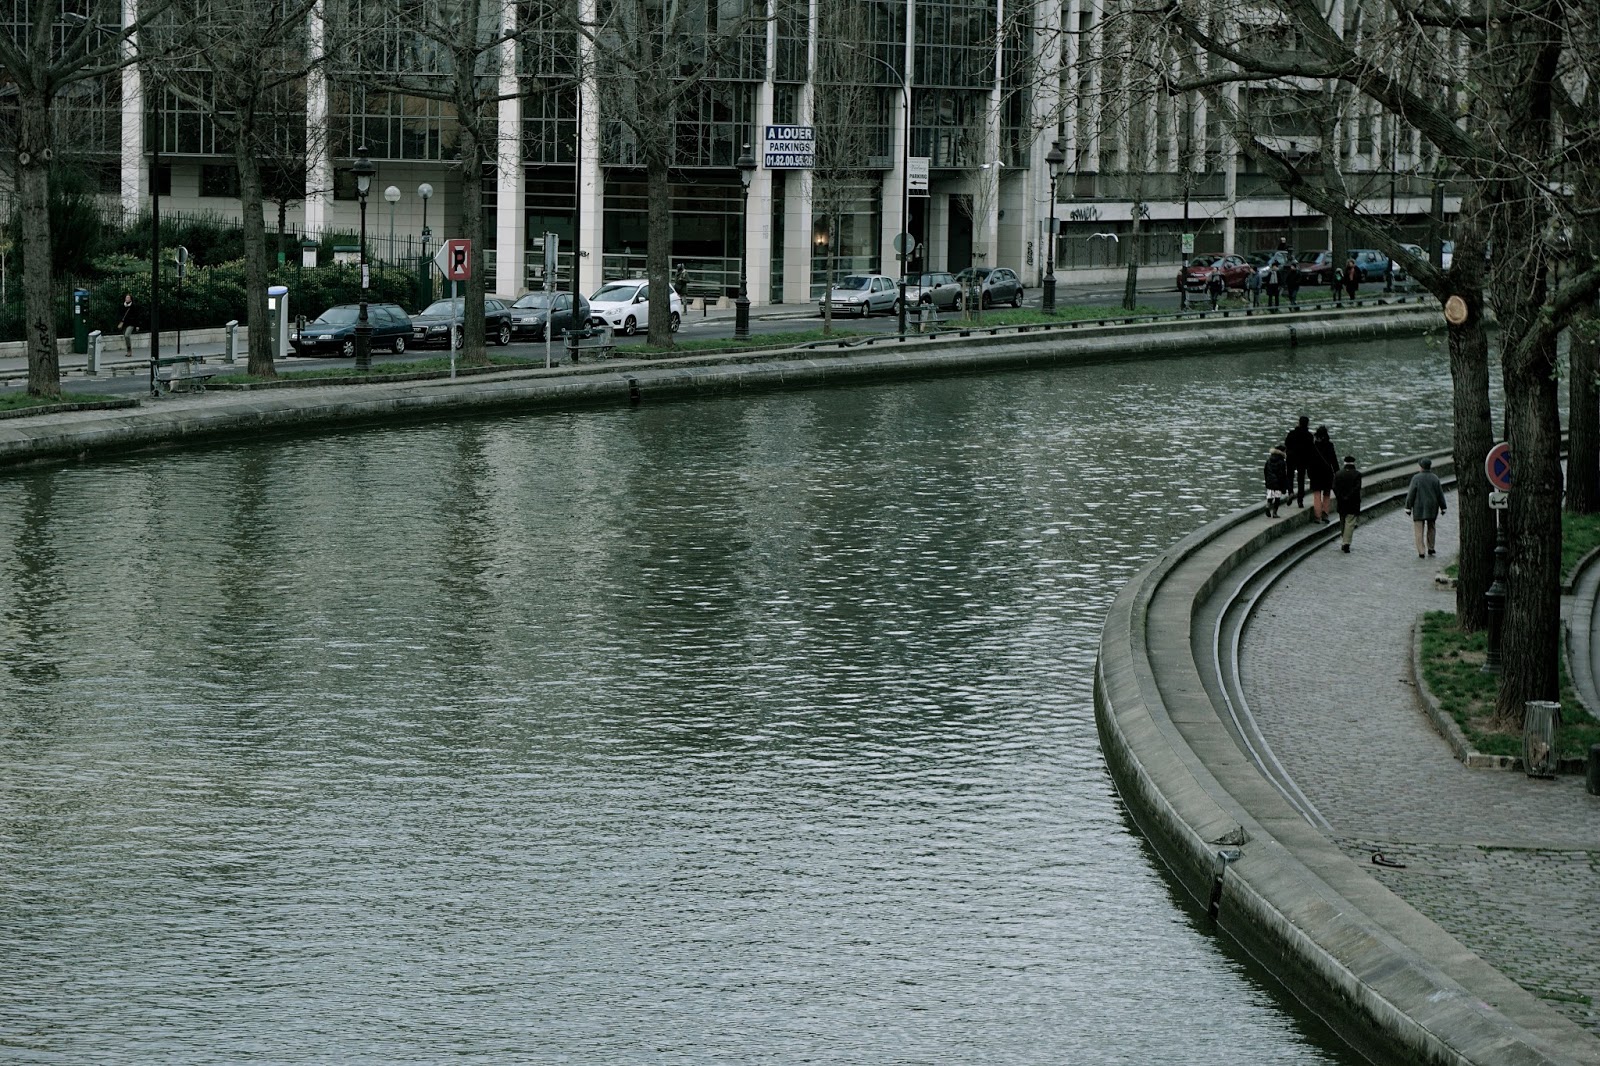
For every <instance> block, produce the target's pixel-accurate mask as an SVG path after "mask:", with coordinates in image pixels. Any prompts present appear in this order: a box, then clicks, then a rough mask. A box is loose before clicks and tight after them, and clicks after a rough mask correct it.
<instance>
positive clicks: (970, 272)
mask: <svg viewBox="0 0 1600 1066" xmlns="http://www.w3.org/2000/svg"><path fill="white" fill-rule="evenodd" d="M956 281H958V282H960V283H961V284H962V285H963V286H970V287H971V288H973V289H975V290H976V291H977V292H978V293H979V300H980V302H981V303H982V304H983V306H984V307H993V306H994V305H995V304H1010V305H1011V306H1012V307H1021V306H1022V279H1021V278H1019V277H1017V272H1016V271H1014V270H1008V269H1007V268H1005V267H967V269H965V270H963V271H962V272H961V273H959V274H957V275H956Z"/></svg>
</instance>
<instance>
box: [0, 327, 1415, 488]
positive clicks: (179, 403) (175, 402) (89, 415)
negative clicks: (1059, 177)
mask: <svg viewBox="0 0 1600 1066" xmlns="http://www.w3.org/2000/svg"><path fill="white" fill-rule="evenodd" d="M1439 325H1440V322H1439V318H1438V315H1437V309H1436V308H1434V307H1432V306H1431V305H1428V304H1415V305H1405V306H1398V307H1397V306H1388V307H1378V308H1371V309H1359V310H1358V309H1352V310H1349V311H1344V312H1340V313H1334V314H1330V315H1328V316H1326V317H1320V318H1319V317H1309V316H1308V313H1307V312H1297V313H1291V314H1285V315H1282V316H1278V315H1271V316H1267V315H1253V316H1250V317H1243V316H1237V315H1236V316H1232V317H1229V318H1225V319H1217V318H1211V319H1205V320H1179V321H1176V322H1163V323H1159V324H1154V328H1153V326H1152V324H1149V323H1143V324H1112V325H1105V326H1098V325H1086V326H1081V327H1078V328H1065V329H1063V328H1053V329H1040V330H1029V331H1026V332H1021V333H1018V332H1014V331H1001V332H995V333H992V334H991V333H989V332H988V330H987V329H985V328H983V327H976V328H974V329H973V330H971V331H967V335H962V334H961V333H949V334H942V335H938V336H937V337H917V338H907V339H906V340H905V341H897V340H894V339H888V340H883V341H878V342H877V343H874V344H871V345H865V344H859V343H856V344H853V345H850V346H848V347H843V346H842V347H841V348H839V349H836V348H806V349H786V350H776V351H766V352H743V353H734V354H718V353H705V354H689V355H678V356H671V357H665V358H659V359H652V360H630V359H626V358H618V359H610V360H607V361H606V362H605V363H604V364H594V363H583V364H579V365H577V366H566V367H559V368H554V369H545V368H543V367H534V368H529V369H516V370H507V371H504V372H501V373H495V374H484V375H473V376H467V377H461V378H456V379H449V378H433V379H428V380H422V381H415V380H413V381H406V382H388V383H361V384H346V385H327V386H316V387H304V388H289V389H257V390H248V391H232V390H229V391H222V390H208V391H207V392H204V393H200V394H188V395H174V396H171V397H165V398H162V399H159V400H151V401H145V402H143V403H142V404H141V405H140V406H139V407H138V408H135V409H131V410H130V409H115V410H83V411H70V412H57V413H54V414H42V415H40V416H37V417H20V418H12V419H5V420H0V467H4V466H11V465H17V464H21V463H30V462H39V461H60V460H73V459H82V458H89V457H91V456H98V455H107V454H117V453H121V452H125V451H128V450H131V449H139V448H151V447H161V446H172V445H185V444H194V443H200V442H206V441H214V440H221V439H227V438H230V437H239V436H246V435H257V434H260V433H263V432H275V431H281V432H291V431H300V430H306V429H314V428H326V427H332V426H350V425H363V424H381V423H385V422H393V421H396V420H404V419H425V418H433V417H439V416H441V415H451V414H457V415H460V414H466V415H471V414H489V413H507V412H526V411H537V410H550V409H566V408H575V407H584V406H590V407H592V406H607V405H628V404H633V403H639V402H647V401H650V400H655V399H662V400H668V399H685V398H693V397H696V396H705V395H714V394H718V393H732V392H741V391H755V390H768V389H781V388H806V387H819V386H828V385H842V384H849V383H856V382H861V383H865V382H871V381H883V380H893V379H896V378H904V377H913V376H927V375H931V374H964V373H984V372H990V371H995V370H1004V369H1019V368H1033V367H1048V366H1062V365H1072V364H1074V363H1094V362H1104V361H1110V360H1117V359H1133V358H1139V357H1144V356H1153V355H1159V356H1168V355H1171V354H1172V353H1173V352H1174V350H1175V349H1179V348H1181V347H1182V346H1183V345H1185V344H1192V345H1194V346H1195V347H1196V349H1197V353H1199V352H1204V351H1205V350H1207V349H1208V348H1209V347H1212V346H1214V345H1215V343H1216V342H1217V341H1218V339H1225V340H1226V342H1227V344H1228V345H1229V347H1230V348H1232V349H1238V348H1291V347H1294V346H1295V345H1296V344H1300V343H1320V342H1325V341H1351V340H1366V339H1374V338H1383V337H1401V336H1415V335H1417V334H1420V333H1425V332H1428V331H1430V330H1433V329H1436V328H1439Z"/></svg>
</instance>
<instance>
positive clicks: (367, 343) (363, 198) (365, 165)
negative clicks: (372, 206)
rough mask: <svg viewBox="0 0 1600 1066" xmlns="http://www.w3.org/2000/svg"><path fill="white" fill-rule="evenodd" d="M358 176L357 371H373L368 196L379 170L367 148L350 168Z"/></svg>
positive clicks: (361, 149)
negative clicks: (373, 177) (359, 274)
mask: <svg viewBox="0 0 1600 1066" xmlns="http://www.w3.org/2000/svg"><path fill="white" fill-rule="evenodd" d="M350 172H351V173H352V174H354V175H355V176H356V200H357V201H358V202H359V203H360V204H361V254H360V257H359V261H360V264H361V309H360V311H359V313H358V314H357V315H356V369H357V370H361V371H366V370H371V369H372V323H371V322H370V321H368V319H367V288H368V284H367V194H368V193H369V192H371V191H372V176H373V175H374V174H376V173H377V172H378V168H377V167H375V166H373V165H372V159H371V157H369V156H368V155H367V149H366V146H365V145H363V146H362V147H360V148H357V149H356V162H355V165H354V166H352V167H351V168H350Z"/></svg>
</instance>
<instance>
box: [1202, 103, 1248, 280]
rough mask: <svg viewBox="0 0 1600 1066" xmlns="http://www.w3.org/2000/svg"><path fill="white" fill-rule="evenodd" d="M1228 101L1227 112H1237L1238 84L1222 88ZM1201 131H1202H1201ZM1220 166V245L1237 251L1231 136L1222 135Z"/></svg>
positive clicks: (1235, 172)
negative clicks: (1221, 202)
mask: <svg viewBox="0 0 1600 1066" xmlns="http://www.w3.org/2000/svg"><path fill="white" fill-rule="evenodd" d="M1223 96H1224V97H1226V99H1227V101H1228V112H1229V113H1230V114H1238V113H1239V86H1238V85H1229V86H1228V87H1227V88H1225V89H1224V90H1223ZM1202 132H1203V131H1202ZM1218 151H1219V155H1220V157H1221V158H1220V159H1219V160H1218V165H1220V166H1221V167H1222V200H1223V203H1224V205H1225V206H1224V207H1223V209H1222V210H1223V214H1222V247H1223V249H1224V250H1225V251H1238V250H1239V246H1238V244H1237V242H1236V239H1235V238H1236V237H1237V234H1238V229H1239V150H1238V146H1237V145H1235V144H1234V143H1233V139H1232V138H1231V137H1224V138H1222V140H1221V144H1220V147H1219V150H1218Z"/></svg>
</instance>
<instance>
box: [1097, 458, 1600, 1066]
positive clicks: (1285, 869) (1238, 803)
mask: <svg viewBox="0 0 1600 1066" xmlns="http://www.w3.org/2000/svg"><path fill="white" fill-rule="evenodd" d="M1435 469H1436V470H1437V471H1438V472H1439V473H1440V474H1441V476H1444V477H1449V475H1450V464H1449V463H1448V461H1447V460H1446V461H1440V462H1436V464H1435ZM1414 471H1415V467H1414V466H1413V465H1412V464H1411V463H1409V462H1408V463H1404V464H1396V465H1393V466H1390V467H1386V468H1383V469H1381V470H1376V471H1368V472H1367V478H1366V485H1365V489H1366V491H1365V500H1366V502H1365V505H1364V513H1367V514H1371V513H1372V512H1373V511H1382V510H1384V509H1393V508H1395V507H1398V506H1399V505H1400V503H1401V502H1402V501H1403V495H1404V486H1405V484H1406V483H1407V482H1408V481H1409V478H1410V475H1411V474H1412V473H1413V472H1414ZM1336 528H1337V527H1325V526H1320V525H1315V524H1312V523H1309V522H1305V521H1295V520H1290V521H1279V522H1266V521H1264V520H1263V519H1262V518H1261V517H1260V510H1259V508H1251V509H1249V510H1247V511H1241V512H1239V513H1236V514H1234V515H1231V516H1229V517H1227V518H1224V519H1221V520H1219V521H1217V522H1214V523H1212V524H1210V525H1208V526H1206V527H1205V528H1203V529H1201V530H1199V531H1197V532H1195V533H1194V534H1192V535H1190V536H1189V537H1187V538H1185V539H1184V540H1182V541H1180V542H1179V543H1178V544H1176V545H1174V546H1173V547H1172V548H1170V549H1168V550H1167V551H1166V552H1164V553H1163V554H1162V555H1161V556H1160V557H1159V558H1157V559H1156V560H1155V561H1154V562H1152V563H1150V564H1149V565H1148V566H1146V567H1145V568H1144V569H1143V570H1142V571H1141V572H1140V573H1139V574H1138V576H1136V577H1135V578H1134V579H1133V580H1132V581H1131V582H1130V583H1129V584H1128V585H1127V587H1126V588H1124V589H1123V591H1122V592H1121V594H1119V596H1118V597H1117V599H1116V601H1115V603H1114V604H1113V606H1112V608H1111V610H1110V612H1109V614H1108V617H1107V620H1106V624H1105V629H1104V631H1103V633H1102V638H1101V645H1100V655H1099V658H1098V661H1097V663H1096V669H1095V686H1094V699H1095V718H1096V722H1097V725H1098V727H1099V730H1100V738H1101V746H1102V749H1103V751H1104V753H1105V757H1106V762H1107V764H1108V766H1109V768H1110V771H1111V774H1112V777H1113V779H1114V781H1115V782H1116V786H1117V789H1118V791H1119V793H1120V794H1121V796H1122V798H1123V800H1124V802H1125V803H1126V805H1127V809H1128V811H1129V813H1130V815H1131V816H1132V818H1133V819H1134V821H1135V822H1136V823H1137V824H1138V826H1139V828H1140V831H1141V832H1142V833H1144V835H1145V836H1146V837H1147V838H1148V839H1149V841H1150V843H1151V845H1152V846H1153V848H1154V849H1155V851H1156V852H1157V854H1158V855H1160V857H1161V859H1162V860H1163V862H1164V863H1165V864H1166V865H1167V867H1168V868H1169V869H1170V871H1171V872H1172V874H1173V875H1174V876H1175V877H1176V879H1177V880H1178V881H1179V882H1180V883H1181V884H1182V885H1183V887H1184V889H1185V891H1187V892H1188V893H1189V895H1190V896H1192V897H1193V898H1194V899H1195V901H1196V902H1197V903H1198V904H1199V905H1200V906H1202V907H1204V908H1206V910H1207V912H1208V914H1209V915H1210V916H1211V918H1212V920H1213V922H1214V924H1215V927H1216V928H1217V929H1218V930H1219V931H1220V932H1222V933H1224V934H1226V935H1227V936H1229V937H1231V938H1232V939H1233V940H1235V941H1236V942H1237V943H1238V944H1239V945H1240V946H1242V947H1243V948H1244V949H1245V950H1246V951H1247V952H1248V953H1249V954H1250V955H1251V956H1253V957H1254V958H1255V959H1256V960H1257V961H1259V962H1260V963H1261V964H1262V965H1263V966H1264V967H1265V968H1266V969H1267V970H1268V971H1269V972H1271V973H1273V974H1274V975H1275V976H1276V977H1277V978H1278V979H1279V980H1280V981H1282V983H1283V984H1284V985H1285V986H1286V987H1287V988H1288V989H1289V990H1290V991H1291V993H1292V994H1293V995H1295V996H1296V998H1298V999H1300V1000H1301V1001H1302V1002H1303V1003H1305V1004H1306V1005H1307V1006H1308V1007H1310V1008H1311V1009H1312V1010H1313V1011H1314V1012H1315V1013H1317V1014H1318V1015H1319V1016H1321V1017H1322V1018H1324V1019H1325V1020H1326V1021H1327V1022H1328V1023H1329V1024H1331V1025H1332V1026H1333V1027H1334V1028H1335V1029H1336V1030H1337V1031H1338V1032H1339V1033H1340V1034H1341V1035H1343V1036H1344V1037H1345V1038H1346V1039H1347V1040H1349V1042H1350V1043H1351V1044H1352V1045H1353V1046H1355V1047H1357V1048H1358V1049H1359V1050H1360V1051H1361V1052H1362V1053H1363V1054H1365V1055H1366V1056H1367V1057H1369V1058H1370V1059H1372V1060H1373V1061H1375V1062H1383V1063H1402V1062H1403V1063H1430V1064H1432V1063H1449V1064H1469V1063H1470V1064H1479V1066H1489V1064H1502V1063H1528V1064H1532V1063H1540V1064H1556V1063H1563V1064H1576V1063H1588V1064H1594V1063H1597V1062H1600V1042H1597V1041H1594V1040H1593V1038H1592V1037H1590V1036H1589V1035H1588V1034H1586V1033H1584V1032H1582V1031H1581V1030H1579V1029H1578V1028H1577V1027H1576V1026H1575V1025H1573V1023H1571V1022H1570V1021H1568V1020H1567V1019H1565V1018H1563V1017H1561V1016H1560V1015H1559V1014H1558V1013H1557V1012H1555V1011H1553V1010H1551V1009H1550V1008H1549V1007H1548V1006H1546V1005H1545V1004H1543V1003H1541V1002H1539V1001H1538V1000H1537V999H1536V998H1534V997H1533V996H1532V995H1530V994H1529V993H1528V992H1527V991H1525V990H1524V989H1522V988H1521V987H1519V986H1517V985H1516V984H1515V983H1514V982H1512V981H1511V980H1509V979H1508V978H1506V977H1505V976H1504V975H1503V974H1501V973H1499V972H1498V971H1497V970H1495V969H1494V968H1493V967H1491V966H1490V965H1488V964H1487V963H1486V962H1484V960H1483V959H1481V958H1480V957H1478V956H1477V955H1475V954H1474V953H1472V952H1471V951H1469V950H1468V949H1467V948H1466V947H1465V946H1463V945H1462V944H1461V943H1460V942H1459V941H1457V940H1456V939H1455V938H1454V937H1452V936H1450V935H1449V934H1448V933H1446V932H1445V931H1444V930H1442V929H1440V928H1439V927H1438V926H1437V925H1435V924H1434V923H1433V922H1432V921H1430V920H1428V919H1427V918H1426V917H1424V916H1423V915H1421V914H1420V913H1418V912H1417V911H1416V910H1415V909H1414V908H1412V907H1411V906H1410V905H1408V904H1406V903H1405V902H1404V901H1403V900H1401V899H1400V898H1399V897H1398V896H1396V895H1394V893H1392V892H1391V891H1390V890H1389V889H1388V888H1386V887H1385V886H1384V885H1383V884H1381V883H1380V882H1379V881H1378V880H1377V879H1376V878H1373V877H1371V876H1370V875H1369V874H1368V873H1367V872H1366V871H1364V870H1363V869H1362V867H1361V866H1360V865H1358V864H1357V863H1355V862H1353V861H1351V860H1350V859H1349V858H1348V857H1347V856H1346V855H1345V854H1344V853H1343V852H1342V851H1341V850H1340V849H1339V847H1338V846H1337V845H1336V844H1335V843H1334V842H1333V841H1332V840H1331V839H1330V838H1329V837H1328V836H1327V835H1325V834H1324V833H1323V832H1322V831H1320V830H1319V829H1317V828H1316V827H1315V826H1313V825H1312V824H1311V823H1310V822H1309V821H1308V820H1307V819H1306V817H1304V816H1303V815H1302V814H1300V813H1299V812H1298V811H1297V810H1296V809H1295V808H1294V807H1293V806H1292V805H1291V804H1290V802H1289V801H1288V800H1287V799H1286V798H1285V797H1284V795H1283V794H1282V793H1281V792H1279V791H1278V790H1277V788H1276V787H1275V786H1274V785H1273V784H1272V783H1271V782H1270V781H1269V780H1268V779H1267V777H1266V776H1264V775H1263V774H1262V773H1261V772H1260V771H1259V770H1258V768H1257V766H1256V764H1255V762H1253V761H1252V760H1251V759H1250V758H1249V757H1248V755H1247V754H1246V753H1245V752H1244V751H1243V750H1242V749H1241V747H1240V745H1239V744H1238V743H1237V742H1236V740H1235V737H1234V734H1233V732H1232V731H1231V729H1230V727H1229V725H1228V723H1227V722H1226V720H1225V718H1224V715H1222V714H1220V713H1219V709H1218V707H1217V706H1216V703H1215V701H1214V699H1213V697H1212V695H1211V694H1210V691H1208V682H1210V681H1212V678H1211V677H1210V676H1209V675H1208V671H1209V670H1210V669H1211V668H1210V667H1208V666H1207V665H1205V664H1204V663H1203V662H1202V661H1201V660H1200V658H1199V656H1198V655H1197V653H1196V648H1198V647H1206V646H1209V643H1210V640H1211V637H1212V634H1211V633H1209V632H1206V631H1204V630H1205V624H1206V623H1203V622H1199V621H1197V619H1199V618H1201V617H1204V618H1208V619H1213V620H1214V619H1215V618H1216V617H1217V616H1219V615H1220V613H1221V612H1219V611H1217V610H1216V607H1217V604H1216V603H1215V602H1211V603H1208V601H1210V600H1211V598H1212V597H1213V596H1214V595H1223V596H1230V595H1232V594H1233V593H1232V592H1231V591H1227V592H1224V591H1222V590H1225V589H1230V590H1231V589H1232V588H1233V587H1234V586H1233V585H1232V584H1231V583H1230V577H1229V575H1230V574H1233V573H1234V571H1236V570H1237V571H1240V572H1241V573H1243V572H1245V569H1246V567H1257V566H1260V565H1262V560H1263V558H1264V557H1277V558H1286V557H1288V556H1289V555H1291V554H1292V553H1294V552H1295V551H1297V550H1298V549H1299V548H1301V547H1302V546H1304V545H1306V544H1307V543H1308V542H1311V541H1314V540H1316V539H1318V538H1325V537H1328V536H1331V535H1333V534H1332V530H1333V529H1336ZM1236 578H1237V575H1235V579H1236ZM1211 624H1212V625H1214V624H1215V622H1214V621H1213V622H1212V623H1211Z"/></svg>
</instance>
